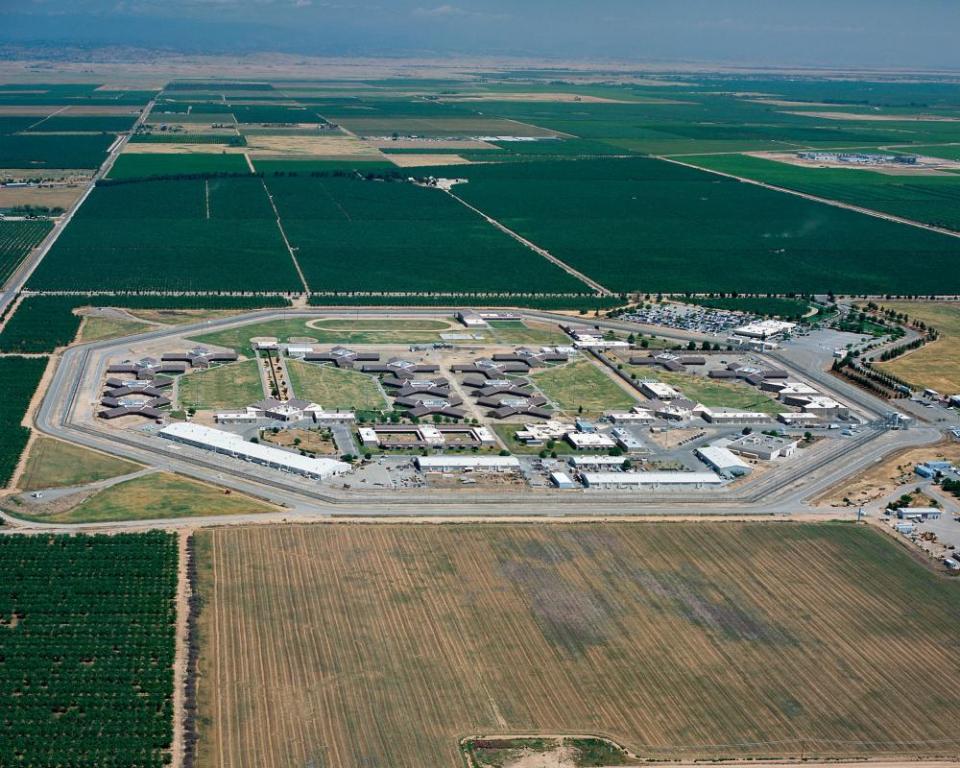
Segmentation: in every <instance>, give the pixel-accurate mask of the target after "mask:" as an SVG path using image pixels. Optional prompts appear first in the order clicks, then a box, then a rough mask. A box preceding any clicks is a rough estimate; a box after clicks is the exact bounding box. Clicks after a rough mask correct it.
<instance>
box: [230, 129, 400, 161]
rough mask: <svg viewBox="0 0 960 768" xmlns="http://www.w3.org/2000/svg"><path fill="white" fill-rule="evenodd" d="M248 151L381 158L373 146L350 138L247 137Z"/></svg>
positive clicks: (257, 153) (267, 153) (252, 152)
mask: <svg viewBox="0 0 960 768" xmlns="http://www.w3.org/2000/svg"><path fill="white" fill-rule="evenodd" d="M247 151H248V152H249V153H250V154H251V155H296V156H310V157H346V156H349V157H367V158H370V159H382V155H381V154H380V152H379V151H377V148H376V147H374V146H371V145H370V144H367V143H366V142H363V141H360V140H359V139H356V138H354V137H353V136H284V135H271V136H247Z"/></svg>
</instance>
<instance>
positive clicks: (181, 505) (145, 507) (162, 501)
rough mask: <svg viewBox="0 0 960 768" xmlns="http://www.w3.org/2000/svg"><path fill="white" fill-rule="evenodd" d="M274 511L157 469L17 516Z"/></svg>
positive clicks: (64, 519) (86, 519) (60, 518)
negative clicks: (73, 501)
mask: <svg viewBox="0 0 960 768" xmlns="http://www.w3.org/2000/svg"><path fill="white" fill-rule="evenodd" d="M274 511H276V510H275V509H274V508H273V507H270V506H269V505H267V504H264V503H263V502H260V501H256V500H255V499H251V498H249V497H246V496H241V495H236V494H231V493H229V492H227V491H224V490H221V489H219V488H216V487H214V486H212V485H206V484H204V483H198V482H195V481H193V480H187V479H186V478H183V477H178V476H177V475H171V474H167V473H165V472H162V473H160V472H158V473H156V474H152V475H145V476H143V477H137V478H134V479H133V480H127V481H126V482H123V483H117V484H116V485H111V486H110V487H109V488H104V489H103V490H102V491H99V492H98V493H95V494H93V496H91V497H90V498H88V499H86V500H84V501H82V502H81V503H80V504H78V505H77V506H75V507H73V508H72V509H69V510H66V511H63V512H57V513H54V514H51V515H30V516H27V515H20V516H21V517H27V518H28V519H31V520H40V521H42V522H45V523H98V522H106V521H112V520H160V519H164V518H173V517H201V516H207V515H243V514H251V513H260V512H274ZM17 514H19V512H18V513H17Z"/></svg>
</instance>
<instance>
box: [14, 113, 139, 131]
mask: <svg viewBox="0 0 960 768" xmlns="http://www.w3.org/2000/svg"><path fill="white" fill-rule="evenodd" d="M136 119H137V117H136V115H127V116H126V117H102V116H97V117H88V116H83V117H71V116H69V115H51V116H50V117H47V118H44V119H43V120H35V121H34V124H33V125H31V126H30V128H29V131H30V133H122V132H123V131H128V130H130V129H131V128H132V127H133V123H134V121H135V120H136Z"/></svg>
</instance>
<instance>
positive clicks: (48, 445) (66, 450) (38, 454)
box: [18, 437, 141, 491]
mask: <svg viewBox="0 0 960 768" xmlns="http://www.w3.org/2000/svg"><path fill="white" fill-rule="evenodd" d="M138 469H141V466H140V465H139V464H134V463H133V462H132V461H124V460H123V459H118V458H115V457H113V456H107V455H106V454H104V453H97V452H95V451H90V450H87V449H86V448H81V447H79V446H76V445H71V444H70V443H63V442H61V441H59V440H54V439H52V438H49V437H38V438H37V439H36V441H35V442H34V443H33V446H32V447H31V448H30V456H29V457H28V458H27V462H26V464H25V465H24V469H23V475H22V476H21V478H20V482H19V483H18V485H19V487H20V488H21V490H24V491H35V490H39V489H42V488H66V487H69V486H73V485H84V484H86V483H93V482H96V481H97V480H106V479H107V478H110V477H118V476H119V475H126V474H129V473H130V472H136V471H137V470H138Z"/></svg>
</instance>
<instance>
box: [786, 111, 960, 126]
mask: <svg viewBox="0 0 960 768" xmlns="http://www.w3.org/2000/svg"><path fill="white" fill-rule="evenodd" d="M785 114H788V115H802V116H803V117H819V118H821V119H823V120H852V121H853V122H857V123H860V122H868V123H907V122H922V123H957V122H960V117H950V116H949V115H900V114H896V115H895V114H883V115H880V114H871V113H863V112H806V111H804V112H793V111H788V112H786V113H785Z"/></svg>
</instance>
